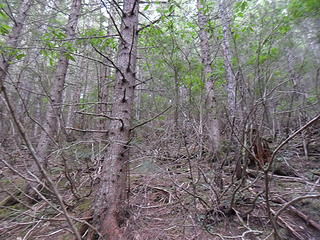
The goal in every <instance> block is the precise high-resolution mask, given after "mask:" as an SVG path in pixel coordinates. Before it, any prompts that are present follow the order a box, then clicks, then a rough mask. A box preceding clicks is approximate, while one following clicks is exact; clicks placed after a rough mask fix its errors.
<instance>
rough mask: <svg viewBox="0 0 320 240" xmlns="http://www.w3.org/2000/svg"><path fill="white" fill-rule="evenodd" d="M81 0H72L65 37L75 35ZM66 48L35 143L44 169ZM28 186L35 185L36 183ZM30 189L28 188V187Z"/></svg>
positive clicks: (58, 105)
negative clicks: (36, 142)
mask: <svg viewBox="0 0 320 240" xmlns="http://www.w3.org/2000/svg"><path fill="white" fill-rule="evenodd" d="M80 9H81V0H73V1H72V5H71V9H70V11H71V12H70V15H69V19H68V24H67V26H66V38H67V39H72V38H74V37H75V33H76V27H77V23H78V19H79V15H80ZM65 53H66V50H64V49H62V51H61V53H60V59H59V61H58V63H57V67H56V71H55V75H54V80H53V85H52V88H51V91H50V96H49V98H50V99H49V103H48V105H47V107H46V109H47V112H46V116H45V122H44V124H43V131H42V133H41V136H40V140H39V143H38V145H37V152H38V155H39V156H40V160H41V164H42V166H43V167H44V168H45V169H46V168H47V165H48V156H47V155H48V148H49V145H50V143H51V138H54V135H55V134H56V133H57V127H58V124H57V123H58V121H59V118H60V114H61V104H62V101H63V100H62V98H63V90H64V85H65V79H66V74H67V70H68V65H69V59H68V58H67V56H66V54H65ZM31 171H32V173H33V174H34V175H36V176H37V177H38V178H39V179H40V180H41V179H42V178H43V176H41V173H40V171H39V168H38V166H37V164H36V163H33V164H32V166H31ZM29 187H36V184H33V185H32V186H31V185H30V186H29ZM28 190H30V189H28Z"/></svg>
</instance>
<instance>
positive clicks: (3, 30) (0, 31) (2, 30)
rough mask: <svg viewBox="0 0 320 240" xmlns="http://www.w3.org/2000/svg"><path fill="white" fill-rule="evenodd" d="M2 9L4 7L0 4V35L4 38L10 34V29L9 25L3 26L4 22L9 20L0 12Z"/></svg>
mask: <svg viewBox="0 0 320 240" xmlns="http://www.w3.org/2000/svg"><path fill="white" fill-rule="evenodd" d="M3 7H4V5H3V4H0V35H2V36H5V35H7V34H8V33H9V32H10V30H11V27H10V26H9V25H7V24H5V22H6V21H7V20H8V19H9V17H8V16H7V14H6V13H5V12H4V11H3V10H2V9H3Z"/></svg>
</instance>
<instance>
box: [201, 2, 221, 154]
mask: <svg viewBox="0 0 320 240" xmlns="http://www.w3.org/2000/svg"><path fill="white" fill-rule="evenodd" d="M203 8H204V6H203V4H202V3H201V1H200V0H197V9H198V25H199V28H200V31H199V38H200V54H201V61H202V65H203V70H202V79H203V82H204V83H205V93H204V98H205V99H204V100H205V101H204V103H205V112H206V116H205V119H204V120H205V124H206V126H204V127H205V128H206V130H207V131H205V132H208V139H209V142H208V149H209V151H211V152H212V153H214V154H216V153H217V152H218V151H219V146H220V128H219V121H218V118H217V111H216V102H215V97H214V95H215V94H214V83H213V80H212V78H211V72H212V70H211V66H210V62H211V59H210V50H209V37H208V32H207V31H206V29H205V28H206V25H207V23H208V20H207V17H206V16H205V14H204V13H203ZM201 118H202V117H201ZM202 130H203V127H202ZM201 132H203V131H201Z"/></svg>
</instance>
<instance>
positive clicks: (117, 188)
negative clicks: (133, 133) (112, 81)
mask: <svg viewBox="0 0 320 240" xmlns="http://www.w3.org/2000/svg"><path fill="white" fill-rule="evenodd" d="M138 8H139V1H138V0H127V1H124V3H123V12H124V14H123V17H122V23H121V30H120V33H121V38H120V43H119V48H118V55H117V61H116V63H117V67H118V69H117V71H116V86H115V92H114V96H113V103H114V104H113V107H112V113H111V114H112V117H113V118H114V119H115V120H113V121H111V122H110V125H109V141H110V145H109V147H108V150H107V151H106V152H105V154H104V159H103V165H102V172H101V174H100V183H99V185H98V189H97V194H96V196H95V203H94V211H95V212H94V224H95V225H96V227H97V228H98V230H99V232H100V233H101V234H102V236H103V237H101V238H99V239H126V238H127V236H125V235H124V234H123V232H122V229H121V227H122V226H123V224H124V223H125V221H126V218H127V210H126V203H127V202H126V201H127V197H128V196H127V195H128V193H127V191H128V175H129V172H128V171H129V157H130V155H129V142H130V128H131V121H132V110H133V99H134V89H135V80H136V59H137V27H138V11H139V10H138ZM93 239H96V238H95V237H94V238H93Z"/></svg>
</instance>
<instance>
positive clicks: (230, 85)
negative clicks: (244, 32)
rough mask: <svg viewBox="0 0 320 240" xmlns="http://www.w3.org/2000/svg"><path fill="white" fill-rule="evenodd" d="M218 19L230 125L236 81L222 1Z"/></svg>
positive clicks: (235, 109)
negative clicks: (220, 26)
mask: <svg viewBox="0 0 320 240" xmlns="http://www.w3.org/2000/svg"><path fill="white" fill-rule="evenodd" d="M219 8H220V9H219V11H220V18H221V23H222V31H223V39H222V55H223V58H224V65H225V70H226V78H227V96H228V101H227V102H228V114H229V119H230V121H231V123H232V124H233V121H234V119H235V117H236V115H237V114H236V111H237V107H236V79H235V76H234V73H233V70H232V62H231V58H232V56H231V53H230V41H229V34H228V30H229V28H230V24H229V21H230V18H229V17H228V15H227V12H226V6H225V4H224V1H222V2H221V4H220V5H219Z"/></svg>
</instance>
